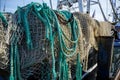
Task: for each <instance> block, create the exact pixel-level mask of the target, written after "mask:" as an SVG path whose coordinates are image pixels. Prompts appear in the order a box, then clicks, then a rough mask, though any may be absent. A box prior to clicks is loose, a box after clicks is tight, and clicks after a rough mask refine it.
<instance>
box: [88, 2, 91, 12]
mask: <svg viewBox="0 0 120 80" xmlns="http://www.w3.org/2000/svg"><path fill="white" fill-rule="evenodd" d="M90 1H91V0H87V13H88V14H90Z"/></svg>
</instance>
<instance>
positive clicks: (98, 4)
mask: <svg viewBox="0 0 120 80" xmlns="http://www.w3.org/2000/svg"><path fill="white" fill-rule="evenodd" d="M98 5H99V7H100V10H101V12H102V15H103V18H104V20H105V21H107V19H106V17H105V14H104V12H103V9H102V6H101V4H100V2H99V0H98Z"/></svg>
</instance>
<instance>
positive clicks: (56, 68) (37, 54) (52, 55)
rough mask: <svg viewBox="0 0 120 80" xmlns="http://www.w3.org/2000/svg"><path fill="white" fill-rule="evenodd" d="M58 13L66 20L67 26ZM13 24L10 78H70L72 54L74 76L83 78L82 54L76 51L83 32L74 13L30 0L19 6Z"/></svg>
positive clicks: (36, 79) (40, 79) (49, 79)
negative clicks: (57, 9)
mask: <svg viewBox="0 0 120 80" xmlns="http://www.w3.org/2000/svg"><path fill="white" fill-rule="evenodd" d="M57 13H59V14H60V15H62V17H63V18H62V19H64V20H65V24H63V25H64V26H63V25H61V23H60V22H59V21H60V20H59V19H58V15H57ZM14 24H15V25H14V26H15V31H14V32H13V34H12V35H13V36H12V37H11V39H10V43H11V50H10V51H11V56H10V71H11V72H10V80H14V79H22V80H31V79H32V80H33V79H34V80H51V79H54V80H56V79H60V80H69V79H70V78H72V77H70V76H71V69H72V68H70V66H69V65H72V64H71V63H72V62H70V64H69V61H70V60H71V59H72V56H73V55H75V58H74V59H72V60H73V61H74V63H73V64H74V66H75V71H74V78H76V80H79V79H81V71H82V69H81V64H80V55H79V53H78V52H79V51H77V52H76V49H77V46H78V44H77V42H78V40H79V35H80V34H79V28H78V25H77V22H76V20H75V18H74V16H73V15H72V14H71V13H69V12H67V11H54V10H51V9H50V8H49V7H48V6H47V5H46V4H45V3H44V4H43V5H40V4H38V3H31V4H28V5H27V6H25V7H22V8H18V10H17V11H16V13H15V16H14ZM70 58H71V59H70Z"/></svg>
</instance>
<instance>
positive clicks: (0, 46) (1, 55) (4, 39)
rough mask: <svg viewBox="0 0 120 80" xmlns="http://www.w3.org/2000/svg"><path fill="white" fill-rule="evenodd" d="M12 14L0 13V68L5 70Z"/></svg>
mask: <svg viewBox="0 0 120 80" xmlns="http://www.w3.org/2000/svg"><path fill="white" fill-rule="evenodd" d="M11 21H12V14H9V13H4V14H2V13H0V68H1V69H6V68H7V67H8V62H9V46H8V45H9V41H8V40H9V36H10V34H9V28H8V27H9V26H8V24H9V25H11Z"/></svg>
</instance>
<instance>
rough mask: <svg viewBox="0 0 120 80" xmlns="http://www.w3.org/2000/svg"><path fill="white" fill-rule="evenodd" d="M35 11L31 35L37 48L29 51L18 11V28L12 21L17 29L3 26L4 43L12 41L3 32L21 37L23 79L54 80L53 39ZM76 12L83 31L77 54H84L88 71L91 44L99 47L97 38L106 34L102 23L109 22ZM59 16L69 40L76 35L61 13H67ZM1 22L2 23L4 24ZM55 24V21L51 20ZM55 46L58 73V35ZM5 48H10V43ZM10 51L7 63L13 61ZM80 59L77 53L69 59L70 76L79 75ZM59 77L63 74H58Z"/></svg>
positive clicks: (32, 18)
mask: <svg viewBox="0 0 120 80" xmlns="http://www.w3.org/2000/svg"><path fill="white" fill-rule="evenodd" d="M26 9H27V8H26V7H24V8H23V11H26ZM32 10H33V9H32V8H31V10H30V12H29V13H28V15H27V20H28V24H29V28H30V35H31V40H32V43H33V49H31V50H29V49H28V48H27V44H26V35H25V29H24V27H23V24H20V23H19V24H18V22H19V15H18V13H17V12H16V13H15V16H14V18H15V19H14V23H13V25H14V27H12V26H13V25H12V24H9V26H10V27H12V28H13V32H12V30H10V29H9V31H8V32H4V30H2V28H3V27H1V26H0V28H1V32H0V37H1V39H4V40H2V41H1V44H3V43H9V42H10V41H9V38H7V39H6V38H5V37H4V36H3V35H6V34H12V35H13V34H14V32H15V34H16V35H17V37H19V42H18V50H19V54H20V72H21V76H22V79H23V80H51V79H52V54H51V48H50V41H49V40H48V39H46V34H47V32H46V27H45V25H44V24H43V23H42V21H40V20H39V19H38V17H37V16H36V15H34V13H33V12H32ZM73 14H74V16H75V17H76V20H77V23H78V26H79V30H80V37H79V40H78V44H77V45H78V47H77V52H76V53H80V59H81V63H82V67H83V70H84V71H86V70H87V69H88V67H89V64H88V63H89V62H88V58H89V53H92V52H90V49H91V47H93V48H95V49H96V50H97V43H96V39H95V37H96V36H101V35H102V34H101V35H100V33H101V32H100V33H98V32H99V30H100V31H102V29H104V27H102V28H101V26H106V25H107V23H106V24H105V25H104V24H103V23H99V22H97V21H95V20H93V19H92V18H90V17H88V15H85V14H81V13H73ZM56 15H57V18H58V20H59V22H60V25H61V29H62V31H63V32H64V34H65V35H66V36H67V37H68V38H69V39H71V38H72V36H71V34H72V32H71V28H70V27H69V25H67V24H65V23H64V21H63V18H60V16H63V15H61V14H58V13H56ZM48 16H49V15H48ZM11 20H12V19H11ZM55 22H56V21H55V20H53V23H55ZM10 23H11V22H10ZM0 25H2V24H1V23H0ZM51 25H53V24H52V23H51ZM109 30H110V28H109ZM54 31H55V30H54ZM104 32H105V31H104ZM105 34H106V35H107V36H108V35H109V34H108V32H105V33H104V35H103V36H106V35H105ZM1 35H2V36H1ZM9 37H10V35H9ZM1 39H0V40H1ZM63 39H64V41H65V43H66V46H67V47H69V48H71V47H72V46H73V43H70V42H69V41H67V40H66V39H65V37H63ZM5 41H6V42H5ZM2 42H3V43H2ZM54 45H55V47H54V52H55V60H56V62H55V63H56V65H55V67H56V71H57V72H58V71H59V67H58V66H59V63H58V62H59V58H58V57H59V52H60V47H59V45H60V44H59V40H58V35H55V41H54ZM2 46H4V45H2ZM0 47H1V46H0ZM4 47H5V48H6V46H4ZM5 48H4V49H3V48H2V47H1V48H0V49H1V50H5ZM8 54H9V53H4V54H3V55H4V56H6V57H7V64H8V62H9V60H8ZM66 54H69V52H66ZM0 55H1V54H0ZM76 58H77V54H75V55H74V56H72V57H70V58H67V62H69V75H70V76H69V77H70V78H72V79H74V78H75V77H76V75H75V73H76V64H77V63H76ZM92 60H93V59H91V61H92ZM0 61H2V60H0ZM4 62H5V61H4ZM5 63H6V62H5ZM93 65H94V64H93ZM0 66H1V65H0ZM91 66H92V65H90V67H91ZM3 67H4V66H3ZM4 68H5V67H4ZM57 76H58V77H59V74H57Z"/></svg>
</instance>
